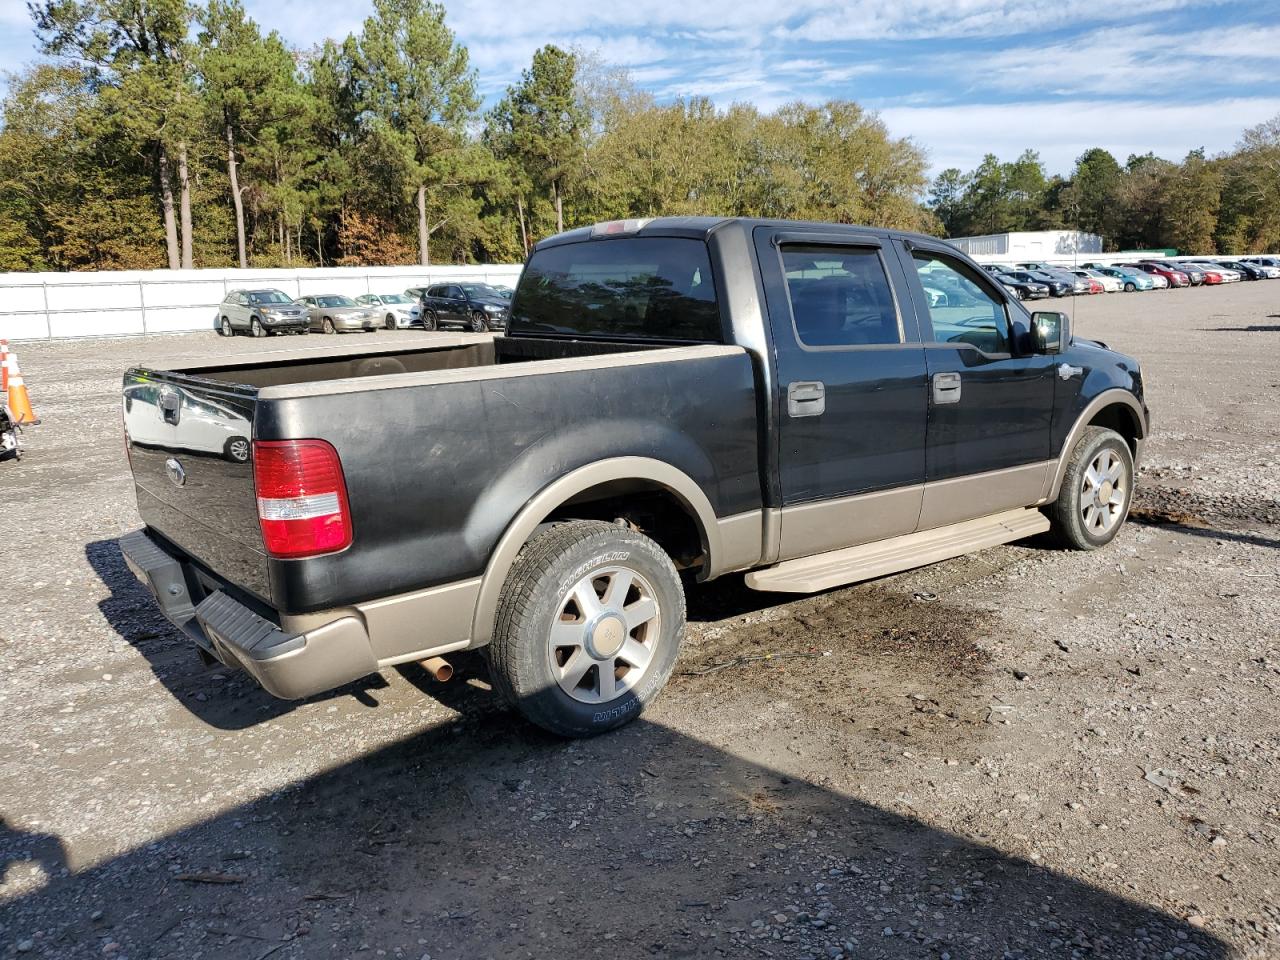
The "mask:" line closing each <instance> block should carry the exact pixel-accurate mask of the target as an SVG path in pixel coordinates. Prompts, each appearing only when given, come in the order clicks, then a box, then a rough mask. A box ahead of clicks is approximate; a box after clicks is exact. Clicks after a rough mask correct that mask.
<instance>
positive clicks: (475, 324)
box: [471, 310, 489, 333]
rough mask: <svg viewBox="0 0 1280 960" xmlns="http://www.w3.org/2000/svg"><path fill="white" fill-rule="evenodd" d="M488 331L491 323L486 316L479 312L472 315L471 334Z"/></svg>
mask: <svg viewBox="0 0 1280 960" xmlns="http://www.w3.org/2000/svg"><path fill="white" fill-rule="evenodd" d="M488 329H489V321H488V320H487V319H486V318H485V315H484V314H483V313H481V312H480V311H479V310H477V311H476V312H475V313H473V314H471V332H472V333H485V332H487V331H488Z"/></svg>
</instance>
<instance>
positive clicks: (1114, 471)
mask: <svg viewBox="0 0 1280 960" xmlns="http://www.w3.org/2000/svg"><path fill="white" fill-rule="evenodd" d="M1128 495H1129V482H1128V476H1127V475H1126V471H1125V467H1124V461H1123V460H1121V459H1120V457H1118V456H1117V455H1116V452H1115V451H1114V450H1111V449H1109V448H1108V449H1105V450H1100V451H1099V452H1098V454H1097V455H1096V456H1095V457H1094V458H1093V460H1091V461H1090V462H1089V466H1088V469H1086V470H1085V472H1084V478H1083V480H1082V481H1081V484H1080V515H1081V517H1082V518H1083V519H1084V526H1085V529H1086V530H1088V531H1089V533H1091V534H1092V535H1094V536H1101V535H1102V534H1105V533H1110V532H1111V530H1112V529H1114V528H1115V526H1116V524H1118V523H1119V522H1120V518H1121V517H1122V516H1123V514H1124V508H1125V502H1126V501H1127V499H1128Z"/></svg>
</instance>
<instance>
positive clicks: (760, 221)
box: [534, 217, 946, 250]
mask: <svg viewBox="0 0 1280 960" xmlns="http://www.w3.org/2000/svg"><path fill="white" fill-rule="evenodd" d="M734 224H736V225H738V226H741V227H742V228H743V229H744V230H747V231H751V230H753V229H755V228H756V227H797V228H804V229H820V230H822V232H823V233H825V234H831V235H838V234H843V233H848V234H851V235H858V236H863V237H866V236H873V237H879V238H886V237H898V238H900V239H905V240H912V239H915V240H920V241H922V242H923V241H929V242H933V243H937V242H939V238H938V237H931V236H928V235H927V234H922V233H914V232H912V231H908V230H889V229H886V228H885V227H869V226H864V225H862V224H852V223H849V224H843V223H842V224H833V223H822V222H819V221H814V220H779V219H770V218H767V217H653V218H652V219H647V220H646V219H638V220H606V221H602V222H600V223H595V224H592V225H591V226H588V227H577V228H575V229H573V230H566V231H565V232H564V233H557V234H555V235H553V236H550V237H546V238H545V239H543V240H541V241H539V242H538V243H537V244H535V245H534V249H535V250H541V249H544V248H546V247H554V246H559V245H561V244H565V243H581V242H582V241H584V240H608V239H611V238H614V237H685V238H689V239H693V240H706V239H708V238H710V237H711V235H712V234H714V233H715V232H717V231H718V230H722V229H724V228H725V227H728V226H730V225H734ZM942 242H946V241H942Z"/></svg>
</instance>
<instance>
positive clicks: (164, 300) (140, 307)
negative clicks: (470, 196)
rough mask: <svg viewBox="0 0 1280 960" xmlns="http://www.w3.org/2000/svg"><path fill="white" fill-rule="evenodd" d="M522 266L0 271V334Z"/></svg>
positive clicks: (148, 329) (70, 330)
mask: <svg viewBox="0 0 1280 960" xmlns="http://www.w3.org/2000/svg"><path fill="white" fill-rule="evenodd" d="M520 270H521V267H520V266H519V265H518V264H516V265H506V264H494V265H491V266H465V267H460V266H450V265H448V264H442V265H440V266H431V267H314V268H309V269H301V270H120V271H101V272H93V273H0V338H3V339H8V340H48V339H52V338H60V337H111V336H124V335H129V334H145V333H176V332H181V331H185V330H211V329H213V327H214V326H215V323H216V319H217V318H216V316H215V314H216V312H217V305H218V304H219V303H221V302H222V299H223V297H224V296H226V293H227V291H228V290H236V289H239V288H244V287H271V288H274V289H276V290H283V291H284V292H285V293H287V294H289V296H291V297H301V296H306V295H307V294H320V293H340V294H346V295H347V296H351V297H357V296H360V295H361V294H363V293H399V292H401V291H403V290H405V289H406V288H407V287H421V286H426V285H427V284H428V283H440V282H442V281H445V280H479V281H484V282H486V283H499V284H504V285H506V286H509V287H513V286H515V283H516V280H517V278H518V277H519V276H520Z"/></svg>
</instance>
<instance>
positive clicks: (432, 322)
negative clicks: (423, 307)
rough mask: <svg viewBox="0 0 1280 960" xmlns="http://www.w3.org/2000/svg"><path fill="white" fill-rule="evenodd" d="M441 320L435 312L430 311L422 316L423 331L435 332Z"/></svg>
mask: <svg viewBox="0 0 1280 960" xmlns="http://www.w3.org/2000/svg"><path fill="white" fill-rule="evenodd" d="M439 322H440V320H439V318H438V317H437V316H436V312H435V311H434V310H428V311H427V312H426V313H424V314H423V315H422V329H423V330H434V329H435V328H436V327H437V326H438V325H439Z"/></svg>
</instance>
